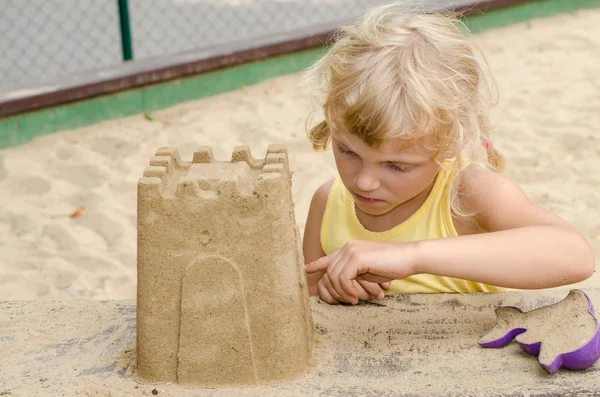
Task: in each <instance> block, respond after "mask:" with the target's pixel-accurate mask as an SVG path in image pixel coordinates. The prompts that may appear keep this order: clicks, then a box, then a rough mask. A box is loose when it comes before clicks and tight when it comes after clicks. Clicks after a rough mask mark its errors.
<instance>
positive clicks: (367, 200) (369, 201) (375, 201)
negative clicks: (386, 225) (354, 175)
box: [353, 193, 384, 204]
mask: <svg viewBox="0 0 600 397" xmlns="http://www.w3.org/2000/svg"><path fill="white" fill-rule="evenodd" d="M353 195H354V197H356V199H357V200H358V201H360V202H363V203H366V204H379V203H383V202H384V201H383V200H378V199H374V198H369V197H363V196H361V195H359V194H356V193H353Z"/></svg>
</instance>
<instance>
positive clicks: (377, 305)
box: [0, 289, 600, 397]
mask: <svg viewBox="0 0 600 397" xmlns="http://www.w3.org/2000/svg"><path fill="white" fill-rule="evenodd" d="M585 292H586V293H587V294H588V295H589V296H590V299H591V300H592V301H593V303H594V305H595V306H596V307H600V289H586V290H585ZM566 294H567V290H564V289H563V290H548V291H544V292H506V293H498V294H471V295H453V294H447V295H446V294H442V295H410V296H395V297H386V298H384V299H382V300H378V301H374V302H371V303H362V304H360V305H358V306H330V305H327V304H324V303H322V302H320V301H319V300H318V299H316V298H311V299H310V303H311V310H312V316H313V319H314V327H315V328H314V329H315V338H316V339H315V342H316V343H315V364H314V367H313V368H312V369H311V371H309V372H308V374H306V375H304V376H302V377H299V378H297V379H295V380H293V381H290V382H284V383H281V384H276V385H272V386H268V387H243V388H223V389H217V388H215V389H197V388H184V387H182V386H180V385H177V384H174V383H170V384H169V383H161V384H140V383H137V382H136V381H134V380H133V379H134V378H135V374H136V363H135V338H136V329H135V328H136V326H135V324H136V320H135V318H136V307H135V302H134V301H62V302H48V301H46V302H44V301H37V302H1V303H0V330H1V332H2V333H1V335H2V336H0V348H1V350H2V359H1V360H0V374H2V376H1V377H0V393H2V395H10V396H32V395H37V396H62V395H65V396H112V397H120V396H151V395H153V394H152V390H154V389H156V391H157V393H158V394H157V395H158V396H231V395H236V396H261V397H262V396H309V395H313V396H314V395H322V396H357V395H362V396H405V397H408V396H463V397H465V396H485V397H489V396H540V397H541V396H596V395H600V373H599V370H600V366H599V365H598V364H595V365H594V366H592V367H590V368H588V369H586V370H582V371H570V370H561V371H558V372H556V373H554V374H552V375H550V374H548V373H547V372H546V371H545V370H544V369H543V368H542V367H540V365H539V363H538V362H537V360H536V359H535V358H534V357H532V356H530V355H529V354H527V353H525V352H523V351H522V350H521V349H519V347H518V346H517V345H516V344H514V343H513V344H509V345H507V346H506V347H504V348H502V349H484V348H482V347H480V346H479V345H478V343H477V342H478V340H479V338H480V337H481V336H482V335H484V334H485V333H486V332H487V331H488V330H490V329H491V328H492V327H493V326H494V324H495V321H496V317H495V313H494V311H495V308H496V307H497V306H500V305H514V306H518V307H520V308H522V309H523V310H530V309H534V308H537V307H541V306H546V305H549V304H552V303H555V302H558V301H559V300H562V299H564V298H565V296H566ZM359 319H360V321H358V320H359ZM8 393H10V394H8Z"/></svg>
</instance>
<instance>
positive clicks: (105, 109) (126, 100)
mask: <svg viewBox="0 0 600 397" xmlns="http://www.w3.org/2000/svg"><path fill="white" fill-rule="evenodd" d="M590 7H600V0H538V1H532V2H527V3H524V4H521V5H518V6H513V7H508V8H504V9H500V10H496V11H493V12H490V13H487V14H479V15H473V16H470V17H468V18H467V19H466V24H467V26H468V27H469V29H471V31H472V32H473V33H478V32H481V31H484V30H488V29H493V28H497V27H501V26H506V25H509V24H514V23H519V22H523V21H526V20H528V19H531V18H540V17H548V16H551V15H554V14H557V13H562V12H571V11H574V10H576V9H580V8H590ZM323 53H324V49H313V50H307V51H301V52H297V53H294V54H290V55H284V56H279V57H275V58H270V59H268V60H264V61H260V62H253V63H249V64H244V65H240V66H235V67H231V68H227V69H223V70H218V71H215V72H211V73H206V74H201V75H196V76H192V77H187V78H183V79H180V80H176V81H173V82H168V83H163V84H157V85H152V86H147V87H143V88H138V89H133V90H130V91H125V92H121V93H117V94H111V95H106V96H102V97H98V98H94V99H89V100H85V101H80V102H76V103H72V104H67V105H61V106H56V107H52V108H46V109H43V110H39V111H35V112H31V113H27V114H22V115H17V116H13V117H8V118H4V119H0V148H6V147H12V146H17V145H21V144H23V143H26V142H28V141H30V140H31V139H33V138H35V137H37V136H41V135H45V134H49V133H53V132H57V131H61V130H67V129H73V128H78V127H83V126H87V125H91V124H94V123H97V122H100V121H104V120H111V119H116V118H120V117H126V116H131V115H135V114H141V113H145V112H153V111H155V110H158V109H163V108H167V107H169V106H173V105H175V104H177V103H181V102H185V101H190V100H195V99H200V98H204V97H208V96H213V95H217V94H221V93H223V92H227V91H231V90H236V89H240V88H241V87H243V86H247V85H252V84H256V83H259V82H261V81H263V80H266V79H270V78H273V77H277V76H281V75H284V74H289V73H296V72H299V71H301V70H303V69H304V68H306V67H307V66H309V65H310V64H311V63H312V62H314V61H315V60H316V59H317V58H318V57H319V56H320V55H322V54H323Z"/></svg>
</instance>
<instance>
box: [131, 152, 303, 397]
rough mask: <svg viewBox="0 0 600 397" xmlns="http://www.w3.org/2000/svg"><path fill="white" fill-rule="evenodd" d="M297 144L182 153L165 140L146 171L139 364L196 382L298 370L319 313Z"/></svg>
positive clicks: (243, 381)
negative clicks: (300, 206) (308, 268)
mask: <svg viewBox="0 0 600 397" xmlns="http://www.w3.org/2000/svg"><path fill="white" fill-rule="evenodd" d="M291 177H292V172H291V171H290V169H289V162H288V157H287V151H286V150H285V149H284V148H283V147H280V146H276V145H271V146H269V148H268V150H267V154H266V156H265V158H264V159H254V158H252V156H251V154H250V151H249V149H248V148H247V147H236V148H235V149H234V151H233V155H232V159H231V162H221V161H215V159H214V157H213V155H212V152H211V149H210V148H209V147H203V148H201V149H200V150H199V151H197V152H196V153H194V156H193V160H192V162H191V163H190V162H186V161H182V160H181V159H180V157H179V153H178V151H177V150H176V149H173V148H161V149H159V150H158V151H157V152H156V155H155V156H154V157H152V159H151V161H150V166H149V167H147V168H146V169H145V171H144V176H143V177H142V178H140V180H139V183H138V292H137V320H136V321H137V342H136V343H137V371H136V377H137V378H138V380H139V381H141V382H149V383H152V382H155V383H156V382H173V383H179V384H183V385H191V386H197V387H219V386H237V385H256V384H267V383H275V382H280V381H285V380H289V379H291V378H294V377H297V376H300V375H301V374H303V373H305V372H306V371H307V369H308V368H309V367H310V365H311V358H312V352H313V343H314V342H313V341H314V338H313V324H312V317H311V312H310V305H309V300H308V291H307V288H306V285H305V278H304V276H303V274H302V269H301V265H302V263H303V259H302V251H301V249H300V236H299V231H298V228H297V227H296V224H295V216H294V205H293V202H292V195H291Z"/></svg>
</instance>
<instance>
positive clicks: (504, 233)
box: [415, 170, 595, 289]
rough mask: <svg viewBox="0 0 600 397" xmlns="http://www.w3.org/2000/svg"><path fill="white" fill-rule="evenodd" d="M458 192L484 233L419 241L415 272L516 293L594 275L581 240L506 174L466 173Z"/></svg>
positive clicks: (587, 247)
mask: <svg viewBox="0 0 600 397" xmlns="http://www.w3.org/2000/svg"><path fill="white" fill-rule="evenodd" d="M461 191H463V192H464V194H463V197H464V199H465V201H466V202H465V204H466V205H467V207H468V209H470V210H472V211H474V212H475V213H476V219H477V222H478V223H479V225H480V226H481V227H482V228H484V229H485V230H486V231H488V233H482V234H475V235H468V236H460V237H454V238H447V239H436V240H425V241H420V242H419V243H418V244H417V247H416V258H415V259H416V263H415V271H416V272H418V273H431V274H438V275H444V276H448V277H457V278H462V279H466V280H473V281H478V282H481V283H486V284H491V285H496V286H500V287H509V288H517V289H540V288H550V287H556V286H561V285H566V284H573V283H576V282H579V281H582V280H584V279H586V278H588V277H590V276H591V275H592V273H593V272H594V266H595V258H594V253H593V251H592V248H591V247H590V245H589V244H588V243H587V241H586V240H585V238H584V237H583V236H582V235H581V234H580V233H579V232H577V230H575V229H574V228H573V227H572V226H571V225H569V224H568V223H567V222H565V221H564V220H562V219H561V218H559V217H558V216H556V215H555V214H553V213H551V212H550V211H547V210H545V209H543V208H541V207H539V206H537V205H535V204H534V203H532V202H531V201H530V200H529V199H528V198H527V197H526V196H525V194H524V193H523V191H522V190H521V189H520V188H519V187H518V186H517V184H515V183H514V182H513V181H511V180H510V179H508V178H507V177H505V176H504V175H502V174H498V173H494V172H491V171H486V170H471V171H467V172H465V176H464V180H463V182H462V186H461Z"/></svg>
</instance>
